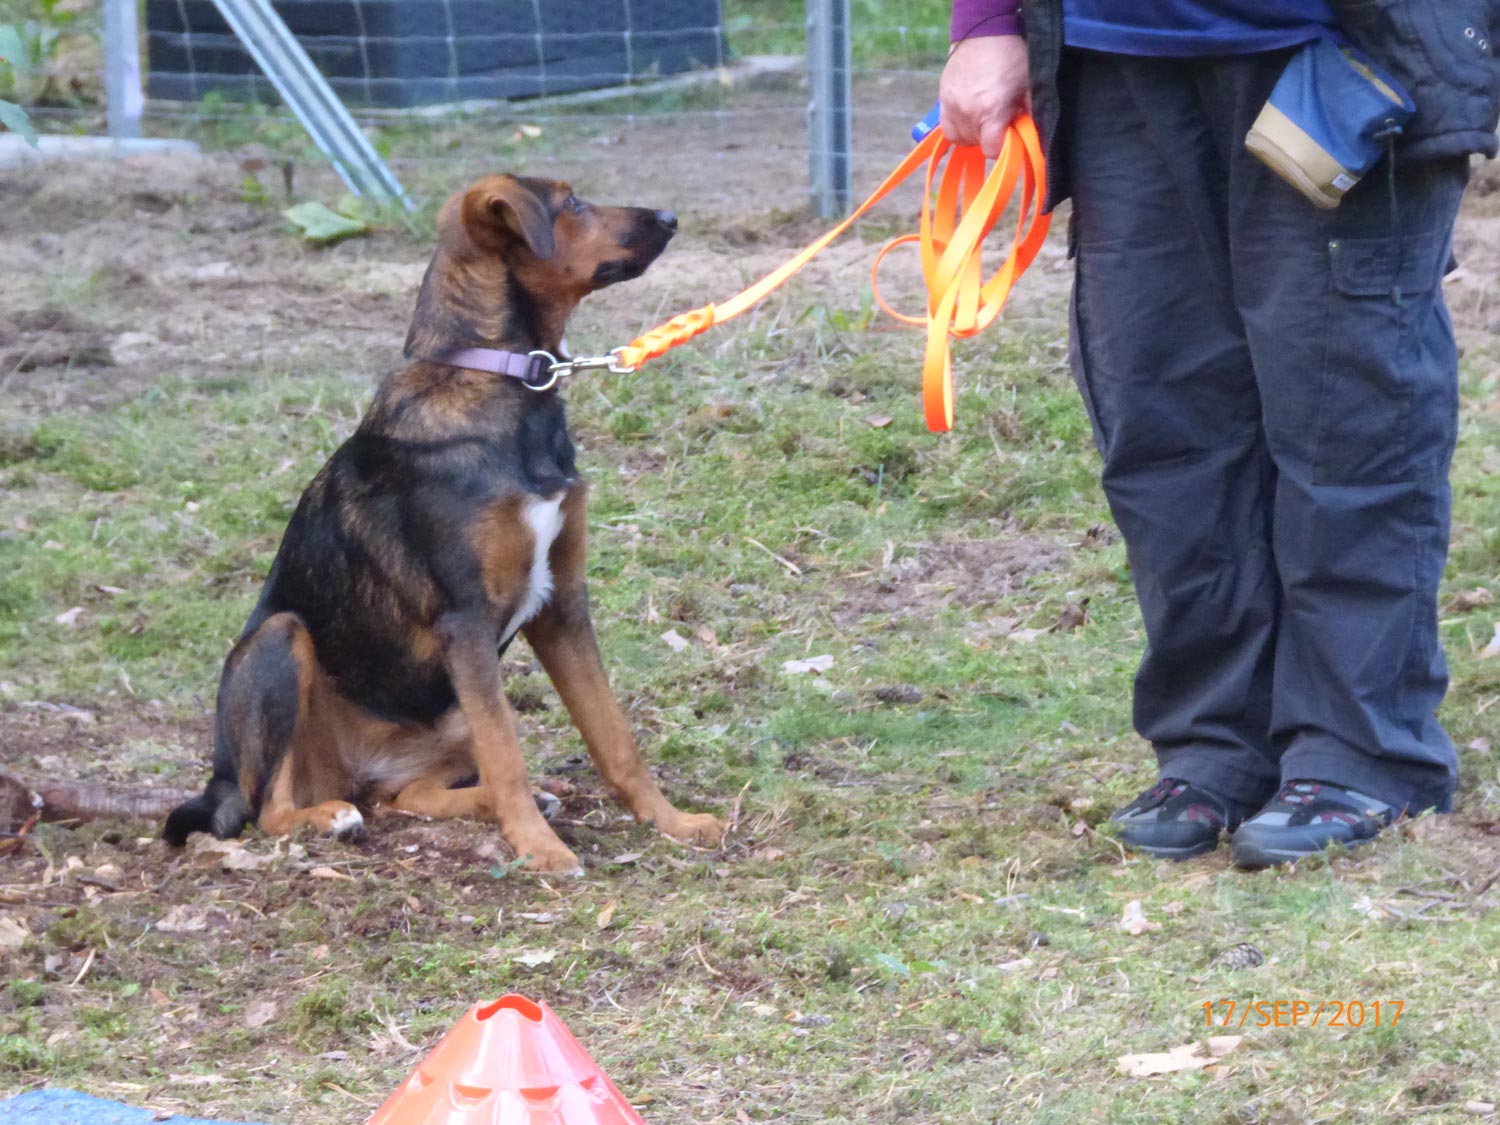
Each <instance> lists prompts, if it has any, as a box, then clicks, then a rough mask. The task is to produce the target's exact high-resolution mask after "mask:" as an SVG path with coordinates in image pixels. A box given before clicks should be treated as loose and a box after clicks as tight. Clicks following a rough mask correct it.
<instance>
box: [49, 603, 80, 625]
mask: <svg viewBox="0 0 1500 1125" xmlns="http://www.w3.org/2000/svg"><path fill="white" fill-rule="evenodd" d="M82 612H83V606H81V605H75V606H74V607H73V608H72V609H66V610H63V612H61V613H59V614H58V615H57V616H56V617H54V618H53V619H52V620H53V621H56V622H57V623H58V624H59V625H67V626H73V625H76V624H78V615H79V614H81V613H82Z"/></svg>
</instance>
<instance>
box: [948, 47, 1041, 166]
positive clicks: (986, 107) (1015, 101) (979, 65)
mask: <svg viewBox="0 0 1500 1125" xmlns="http://www.w3.org/2000/svg"><path fill="white" fill-rule="evenodd" d="M938 89H939V91H940V95H939V96H940V97H941V98H942V102H943V114H942V121H941V124H942V127H943V134H944V136H946V137H947V138H948V139H949V140H950V141H952V142H953V143H954V144H957V145H974V144H977V145H978V146H979V147H980V148H981V149H983V150H984V154H985V155H986V156H988V157H990V158H991V159H992V160H993V159H994V158H995V157H997V156H999V155H1000V145H1001V144H1002V143H1003V142H1004V140H1005V127H1006V126H1007V125H1009V124H1010V123H1011V120H1012V119H1013V118H1014V117H1015V116H1016V114H1018V113H1019V112H1020V111H1021V110H1022V109H1024V108H1026V107H1027V106H1028V105H1029V104H1030V100H1031V93H1030V91H1031V68H1030V66H1029V64H1028V63H1027V61H1026V40H1025V39H1023V38H1021V36H1019V35H986V36H981V37H980V38H978V39H965V40H963V41H962V42H961V43H959V44H957V45H956V46H955V47H954V48H953V53H952V54H951V55H949V56H948V64H947V65H946V66H945V67H943V79H942V82H941V83H940V84H939V86H938Z"/></svg>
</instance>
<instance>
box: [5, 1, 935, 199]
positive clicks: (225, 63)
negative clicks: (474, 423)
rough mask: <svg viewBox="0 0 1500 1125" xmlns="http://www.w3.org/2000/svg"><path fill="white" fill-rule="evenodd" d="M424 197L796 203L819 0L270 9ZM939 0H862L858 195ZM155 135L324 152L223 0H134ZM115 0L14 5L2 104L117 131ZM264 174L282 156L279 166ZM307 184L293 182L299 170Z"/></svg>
mask: <svg viewBox="0 0 1500 1125" xmlns="http://www.w3.org/2000/svg"><path fill="white" fill-rule="evenodd" d="M274 7H275V8H276V10H277V11H278V12H279V13H280V14H281V15H282V16H283V18H284V19H285V20H286V21H287V23H288V25H289V26H290V27H291V28H292V30H293V31H294V33H296V34H297V37H298V40H299V42H301V44H302V45H303V46H304V48H305V49H306V50H307V51H308V54H309V55H310V56H311V57H312V58H313V60H314V61H315V63H316V64H317V65H318V67H319V69H320V70H321V71H322V72H323V74H324V75H325V77H327V78H328V79H329V81H330V83H331V84H332V85H333V87H334V88H335V90H336V91H337V92H338V93H339V95H340V96H341V97H342V98H343V99H344V101H345V103H346V104H347V105H348V107H349V108H350V110H351V112H352V113H353V114H354V115H355V117H356V119H357V120H358V121H359V122H360V124H361V125H362V126H363V128H364V130H365V132H366V133H367V135H369V136H370V137H371V138H372V140H373V141H374V144H375V146H376V148H377V150H378V151H379V152H380V153H381V155H382V156H383V157H384V158H385V160H386V161H387V162H388V164H389V165H390V167H391V168H392V169H393V170H394V171H395V172H396V174H397V175H398V177H400V178H401V180H402V182H403V183H404V184H405V185H406V187H407V189H408V190H409V191H410V192H411V193H412V194H413V195H415V196H417V197H418V198H419V199H423V200H426V199H431V198H433V197H435V196H439V195H441V194H444V193H445V192H446V190H448V189H449V188H450V187H451V186H452V185H453V184H455V183H457V182H459V181H460V180H462V179H463V178H464V177H466V176H469V175H473V174H478V173H480V172H484V171H491V170H495V169H497V168H509V167H517V168H525V169H527V170H539V169H540V170H543V171H545V172H546V174H551V175H556V176H559V177H564V178H570V179H574V180H577V181H578V182H580V183H581V184H585V185H587V186H588V187H589V188H590V190H593V191H595V192H596V194H597V193H599V192H606V193H607V192H611V191H614V190H616V189H623V188H624V187H626V186H627V185H628V184H630V183H632V182H639V181H640V180H642V179H645V180H646V181H649V182H651V185H652V186H653V187H654V188H656V190H657V192H658V195H660V191H661V189H663V188H675V189H677V191H678V192H680V193H681V194H682V195H683V196H685V197H686V198H683V199H680V200H677V201H676V202H675V205H676V206H677V207H678V209H679V210H683V211H691V210H694V209H701V210H723V209H750V210H755V211H770V210H780V211H796V210H800V209H801V208H803V207H805V206H806V205H807V202H808V193H809V185H808V167H809V163H810V160H811V158H812V157H814V156H815V155H818V154H817V153H816V152H814V151H811V148H810V146H811V142H810V136H811V135H812V134H811V133H810V130H809V98H810V97H811V96H812V93H811V92H812V90H813V89H814V88H815V84H810V82H809V68H808V50H807V44H808V38H809V20H810V19H811V18H813V17H814V16H815V15H816V12H815V8H816V7H817V5H810V4H808V3H805V0H290V2H278V3H276V4H274ZM947 10H948V4H947V2H946V0H853V3H852V4H851V22H850V36H849V41H850V55H851V59H852V68H851V78H852V83H851V85H852V117H853V134H852V136H853V144H852V153H851V155H852V162H851V178H852V181H853V186H854V189H855V191H856V193H858V192H861V191H862V189H865V188H868V187H869V186H871V185H873V183H874V182H875V181H876V180H878V178H879V177H880V176H881V175H883V174H884V172H885V170H887V169H888V168H889V167H890V165H891V164H892V163H893V161H894V160H895V159H896V158H897V157H898V156H899V155H900V154H901V153H903V152H904V151H905V150H906V149H907V147H908V146H909V139H908V130H909V128H910V126H911V123H912V122H913V121H915V120H916V119H917V118H919V117H920V116H921V115H922V114H923V113H924V112H925V111H926V109H927V108H928V107H929V106H930V105H931V103H932V100H933V99H934V97H935V96H936V86H937V74H938V71H939V69H940V67H941V64H942V60H943V58H944V55H945V53H946V49H947V42H948V28H947ZM139 11H140V14H141V20H140V49H141V69H142V73H143V84H144V87H145V89H144V93H145V95H146V100H145V103H144V114H143V117H142V122H141V127H142V132H143V133H144V134H145V135H147V136H152V137H167V138H180V139H187V140H191V141H194V142H197V143H198V144H200V145H201V146H202V147H203V148H204V149H205V150H208V151H223V150H228V151H233V152H238V153H242V154H247V155H246V159H247V162H248V163H249V165H250V167H251V169H252V170H251V172H250V175H251V176H252V177H253V178H258V179H260V180H264V181H265V183H264V185H263V187H264V190H266V191H267V192H270V193H275V192H277V191H280V190H283V189H284V188H285V186H286V184H284V183H283V182H282V181H283V180H286V181H288V182H291V181H294V180H295V181H296V182H300V183H301V184H303V185H304V186H309V185H312V186H316V187H318V188H319V190H323V181H324V180H325V179H326V178H327V171H326V168H325V167H324V164H323V160H322V158H321V157H320V156H319V154H318V153H317V152H316V150H315V149H314V148H313V147H312V145H311V143H310V141H309V140H308V138H307V136H306V134H305V133H304V132H303V130H302V128H301V127H300V126H299V124H298V122H297V120H296V118H295V117H294V116H293V114H292V113H291V112H290V111H289V110H288V108H287V107H286V106H284V105H282V104H280V103H279V102H278V100H277V99H276V97H275V92H274V90H273V89H272V88H271V87H270V85H269V84H268V83H267V82H266V81H265V79H264V77H263V76H262V75H261V74H260V73H259V72H258V70H257V68H256V66H255V65H254V63H253V61H252V60H251V59H250V56H249V54H248V52H246V51H245V49H244V47H243V45H242V44H240V43H238V42H237V41H236V40H235V38H234V36H233V35H232V33H230V32H229V29H228V26H227V25H226V24H225V23H224V21H223V19H222V17H221V16H220V15H219V13H218V12H217V10H216V7H215V5H214V4H212V3H209V2H208V0H145V2H144V3H143V4H142V5H141V7H140V9H139ZM102 13H103V8H102V4H101V2H100V0H0V26H7V25H8V26H11V27H14V28H16V29H17V34H18V36H19V37H20V38H21V40H22V41H23V42H24V43H25V44H26V45H27V50H28V58H27V59H26V60H25V61H24V64H23V65H22V66H14V65H7V64H0V98H8V99H10V100H14V101H17V102H20V103H21V104H22V105H24V106H26V107H27V109H28V111H29V112H30V114H31V116H32V119H33V121H34V123H35V124H36V125H37V127H38V128H39V129H41V130H42V131H44V132H51V133H62V134H79V135H103V134H104V133H105V132H106V128H107V110H108V105H107V98H106V88H107V83H106V80H105V79H106V74H105V71H106V58H105V52H104V50H103V46H102V44H103V36H104V18H103V14H102ZM258 169H281V170H282V172H283V174H282V175H277V174H274V173H272V174H265V173H263V172H261V171H258ZM293 186H295V184H294V185H293Z"/></svg>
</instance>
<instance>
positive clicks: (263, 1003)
mask: <svg viewBox="0 0 1500 1125" xmlns="http://www.w3.org/2000/svg"><path fill="white" fill-rule="evenodd" d="M275 1018H276V1001H274V1000H257V1001H256V1002H255V1003H254V1004H251V1005H250V1006H249V1007H248V1008H246V1009H245V1026H246V1027H251V1028H254V1027H265V1026H266V1024H268V1023H270V1022H271V1021H272V1020H274V1019H275Z"/></svg>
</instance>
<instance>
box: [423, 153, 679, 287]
mask: <svg viewBox="0 0 1500 1125" xmlns="http://www.w3.org/2000/svg"><path fill="white" fill-rule="evenodd" d="M457 204H458V205H457V207H456V209H455V211H456V214H455V215H454V216H452V218H450V219H449V221H450V222H451V221H453V219H456V220H457V221H458V222H460V223H461V224H462V226H463V230H464V234H465V235H466V236H467V238H468V239H469V240H470V241H471V242H472V243H473V244H474V246H476V247H477V248H479V249H480V250H482V251H485V252H488V253H491V254H495V255H498V256H499V257H500V258H502V259H503V260H504V261H505V262H506V264H507V265H509V266H510V268H511V270H512V271H513V272H514V273H515V274H516V276H517V277H518V278H520V279H521V280H522V282H523V284H525V285H526V287H527V288H528V289H529V290H532V291H533V292H535V293H537V294H538V295H542V296H545V295H546V294H549V293H553V292H556V293H567V294H569V295H572V296H573V297H574V298H575V299H579V298H582V297H583V296H584V295H586V294H588V293H592V292H593V291H594V290H596V289H603V288H604V287H605V286H606V285H613V284H614V283H615V282H617V281H629V280H630V279H631V278H633V277H639V276H640V275H641V274H642V273H644V272H645V270H646V267H647V266H649V265H650V264H651V263H652V262H654V261H655V260H656V258H657V256H658V255H660V254H661V252H662V251H663V250H665V249H666V248H667V243H668V242H670V241H671V240H672V235H673V234H675V233H676V232H677V216H676V215H674V214H672V213H671V212H670V211H653V210H651V209H649V208H646V207H600V206H597V205H595V204H593V203H587V202H585V201H584V200H582V199H579V198H578V197H577V196H576V195H574V194H573V189H572V187H571V186H569V185H568V184H565V183H561V182H559V181H557V180H538V179H533V178H531V177H528V176H488V177H486V178H485V179H482V180H480V181H479V182H478V183H476V184H474V185H473V186H472V187H470V188H469V189H468V190H467V191H466V192H464V193H463V194H462V195H461V196H459V197H458V198H457Z"/></svg>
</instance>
